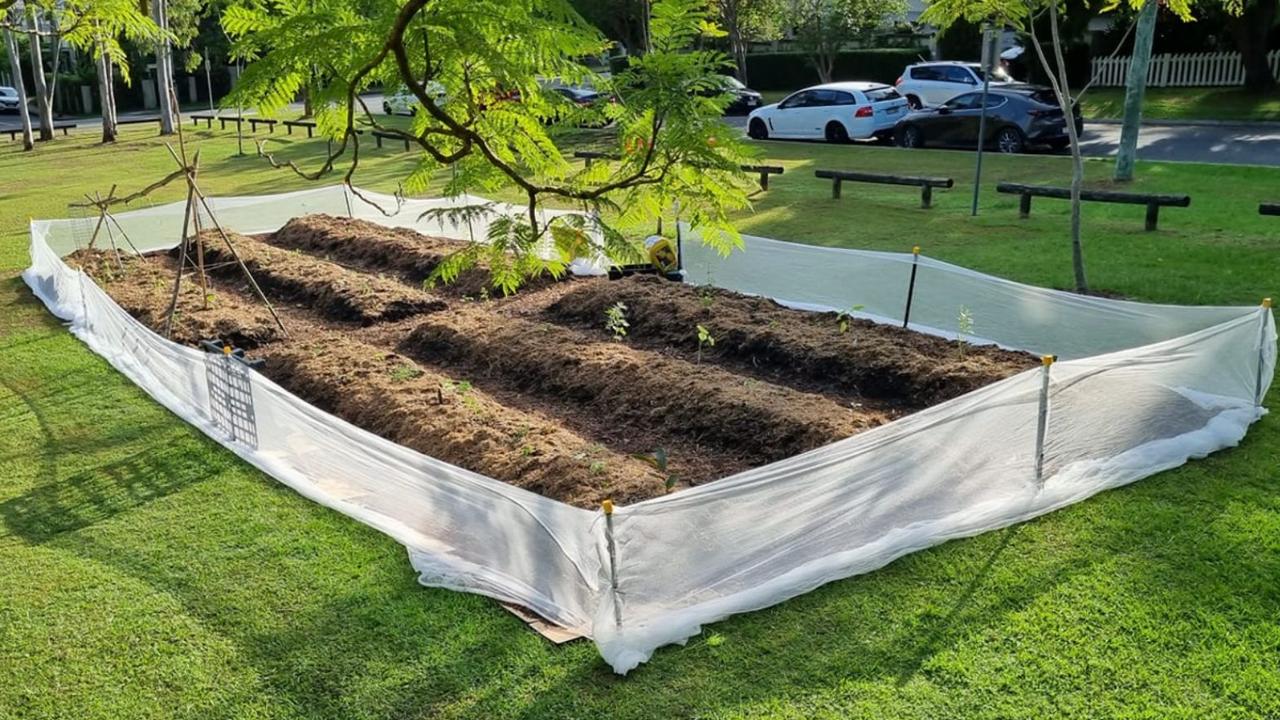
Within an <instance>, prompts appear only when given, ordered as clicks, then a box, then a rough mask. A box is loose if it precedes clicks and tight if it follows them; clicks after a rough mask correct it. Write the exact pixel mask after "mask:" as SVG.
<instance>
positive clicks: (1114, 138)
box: [725, 117, 1280, 167]
mask: <svg viewBox="0 0 1280 720" xmlns="http://www.w3.org/2000/svg"><path fill="white" fill-rule="evenodd" d="M725 122H727V123H729V124H730V125H732V126H734V127H737V128H745V127H746V118H745V117H732V118H725ZM1080 145H1081V149H1082V150H1083V151H1084V154H1085V155H1089V156H1093V157H1107V156H1110V155H1115V154H1116V149H1117V148H1118V147H1119V146H1120V125H1119V124H1116V123H1096V122H1087V123H1085V128H1084V136H1083V137H1082V138H1081V139H1080ZM1138 159H1139V160H1172V161H1178V162H1209V163H1225V164H1229V165H1270V166H1274V167H1280V123H1272V124H1268V125H1264V124H1258V125H1161V124H1145V125H1143V127H1142V133H1141V134H1140V135H1139V136H1138Z"/></svg>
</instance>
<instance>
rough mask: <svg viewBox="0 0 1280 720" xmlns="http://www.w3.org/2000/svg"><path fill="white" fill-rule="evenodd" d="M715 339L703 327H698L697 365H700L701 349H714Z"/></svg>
mask: <svg viewBox="0 0 1280 720" xmlns="http://www.w3.org/2000/svg"><path fill="white" fill-rule="evenodd" d="M715 345H716V339H715V337H714V336H713V335H712V334H711V331H710V330H708V329H707V328H706V326H704V325H699V326H698V363H699V364H701V363H702V349H703V348H708V347H715Z"/></svg>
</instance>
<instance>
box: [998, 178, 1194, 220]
mask: <svg viewBox="0 0 1280 720" xmlns="http://www.w3.org/2000/svg"><path fill="white" fill-rule="evenodd" d="M996 192H1002V193H1006V194H1009V195H1019V196H1021V199H1020V200H1019V203H1018V217H1020V218H1023V219H1026V218H1027V217H1028V216H1030V215H1031V198H1033V197H1047V198H1055V199H1058V200H1070V199H1071V189H1070V188H1063V187H1052V186H1049V185H1023V184H1021V183H1007V182H1002V183H1000V184H998V185H996ZM1080 199H1081V200H1084V201H1086V202H1104V203H1121V204H1125V205H1146V206H1147V224H1146V229H1147V230H1148V231H1151V230H1155V229H1156V224H1157V223H1158V222H1159V220H1160V208H1162V207H1187V206H1188V205H1190V204H1191V197H1190V196H1188V195H1155V194H1152V193H1128V192H1117V191H1114V190H1081V191H1080Z"/></svg>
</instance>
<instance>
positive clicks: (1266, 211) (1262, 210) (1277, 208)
mask: <svg viewBox="0 0 1280 720" xmlns="http://www.w3.org/2000/svg"><path fill="white" fill-rule="evenodd" d="M1258 214H1259V215H1280V203H1259V204H1258Z"/></svg>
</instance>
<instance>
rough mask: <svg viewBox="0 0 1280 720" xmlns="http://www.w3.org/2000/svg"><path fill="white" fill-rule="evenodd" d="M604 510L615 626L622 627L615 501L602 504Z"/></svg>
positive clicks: (606, 501)
mask: <svg viewBox="0 0 1280 720" xmlns="http://www.w3.org/2000/svg"><path fill="white" fill-rule="evenodd" d="M600 507H601V508H602V509H603V510H604V538H605V542H606V543H607V544H608V547H609V590H610V592H611V593H612V594H613V624H614V626H615V627H622V604H621V603H619V601H618V548H617V546H616V545H614V543H613V501H612V500H605V501H604V502H602V503H600Z"/></svg>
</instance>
